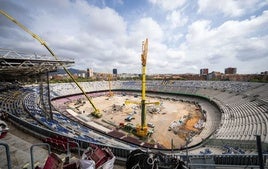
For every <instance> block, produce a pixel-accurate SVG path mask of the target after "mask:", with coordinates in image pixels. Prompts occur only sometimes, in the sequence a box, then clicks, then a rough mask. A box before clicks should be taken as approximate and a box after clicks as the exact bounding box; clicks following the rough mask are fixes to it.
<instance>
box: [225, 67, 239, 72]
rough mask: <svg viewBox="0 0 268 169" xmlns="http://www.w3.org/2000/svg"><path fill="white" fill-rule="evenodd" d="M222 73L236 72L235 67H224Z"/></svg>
mask: <svg viewBox="0 0 268 169" xmlns="http://www.w3.org/2000/svg"><path fill="white" fill-rule="evenodd" d="M224 73H225V74H236V68H234V67H228V68H225V70H224Z"/></svg>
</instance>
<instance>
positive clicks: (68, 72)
mask: <svg viewBox="0 0 268 169" xmlns="http://www.w3.org/2000/svg"><path fill="white" fill-rule="evenodd" d="M0 13H1V14H2V15H4V16H5V17H7V18H8V19H9V20H11V21H12V22H14V23H15V24H16V25H18V26H19V27H20V28H21V29H23V30H24V31H25V32H27V33H28V34H30V35H32V37H33V38H34V39H36V40H38V41H39V42H40V43H41V45H43V46H45V48H46V49H47V50H48V51H49V53H50V54H51V55H52V56H53V57H54V58H55V60H56V61H59V59H58V57H57V56H56V55H55V54H54V52H53V51H52V50H51V49H50V48H49V47H48V46H47V44H46V42H45V41H44V40H43V39H42V38H41V37H39V36H38V35H37V34H35V33H33V32H32V31H30V30H29V29H27V28H26V27H25V26H24V25H23V24H21V23H20V22H18V21H17V20H16V19H15V18H13V17H11V16H10V15H8V14H7V13H6V12H4V11H3V10H0ZM59 63H60V65H61V66H62V67H63V69H64V71H65V72H66V73H67V74H68V75H69V77H70V78H71V79H72V80H73V82H74V83H75V84H76V85H77V87H78V88H79V89H80V90H81V92H82V93H83V94H84V95H85V97H86V98H87V100H88V101H89V102H90V104H91V105H92V107H93V108H94V110H95V112H99V110H98V109H97V108H96V107H95V105H94V104H93V102H92V100H91V99H90V98H89V97H88V95H87V94H86V92H85V91H84V90H83V88H82V87H81V86H80V85H79V84H78V82H77V81H76V80H75V79H74V77H73V75H72V74H71V73H70V71H68V70H67V68H66V67H65V66H64V65H63V64H62V63H61V62H59Z"/></svg>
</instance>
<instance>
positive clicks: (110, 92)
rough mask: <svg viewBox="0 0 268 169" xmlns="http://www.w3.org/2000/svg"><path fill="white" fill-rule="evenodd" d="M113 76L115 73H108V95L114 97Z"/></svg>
mask: <svg viewBox="0 0 268 169" xmlns="http://www.w3.org/2000/svg"><path fill="white" fill-rule="evenodd" d="M112 78H113V75H112V74H109V75H108V81H109V94H108V96H109V97H112V96H113V95H114V93H113V92H112V84H111V80H112Z"/></svg>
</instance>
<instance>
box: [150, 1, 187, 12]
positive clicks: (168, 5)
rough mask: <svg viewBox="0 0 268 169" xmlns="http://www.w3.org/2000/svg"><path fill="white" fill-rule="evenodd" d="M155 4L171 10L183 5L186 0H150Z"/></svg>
mask: <svg viewBox="0 0 268 169" xmlns="http://www.w3.org/2000/svg"><path fill="white" fill-rule="evenodd" d="M149 2H151V3H152V4H154V5H157V6H159V7H161V8H163V9H164V10H167V11H170V10H174V9H177V8H179V7H182V6H183V5H184V4H185V2H186V1H185V0H149Z"/></svg>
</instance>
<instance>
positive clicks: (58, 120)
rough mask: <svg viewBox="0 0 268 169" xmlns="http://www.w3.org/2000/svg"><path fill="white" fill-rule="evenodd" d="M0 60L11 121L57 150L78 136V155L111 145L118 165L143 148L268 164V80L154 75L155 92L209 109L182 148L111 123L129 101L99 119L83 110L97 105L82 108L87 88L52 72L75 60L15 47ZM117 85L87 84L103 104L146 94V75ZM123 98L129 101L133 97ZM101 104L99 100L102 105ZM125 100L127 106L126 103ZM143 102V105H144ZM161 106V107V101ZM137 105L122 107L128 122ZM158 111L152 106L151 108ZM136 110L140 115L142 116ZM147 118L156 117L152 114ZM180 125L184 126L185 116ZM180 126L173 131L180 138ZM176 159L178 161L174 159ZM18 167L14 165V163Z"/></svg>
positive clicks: (198, 160)
mask: <svg viewBox="0 0 268 169" xmlns="http://www.w3.org/2000/svg"><path fill="white" fill-rule="evenodd" d="M22 56H23V57H22ZM0 58H1V65H0V66H1V67H0V69H1V71H0V72H1V97H0V99H1V102H0V104H1V105H0V106H1V107H0V108H1V115H2V116H3V115H4V114H5V115H6V114H7V116H8V118H5V120H7V121H8V122H9V124H10V125H14V126H16V127H19V128H21V129H22V130H23V131H24V132H27V133H30V134H31V135H32V136H34V137H36V138H38V139H40V142H44V143H46V144H48V145H49V146H50V147H51V148H53V149H56V150H57V151H60V152H67V143H68V142H72V143H74V145H76V144H78V147H79V149H80V150H79V151H77V149H78V148H77V147H76V146H74V145H72V146H70V147H69V148H70V149H71V152H72V153H74V154H76V153H78V152H80V151H81V152H82V151H84V150H85V149H87V148H88V147H90V146H98V147H101V148H104V147H105V148H109V149H110V150H111V152H112V153H113V155H114V156H115V158H116V163H117V162H121V164H122V165H123V166H125V165H126V162H127V160H128V157H129V156H131V155H132V154H131V152H135V151H136V149H141V150H143V152H144V153H145V154H146V153H154V154H159V153H161V155H165V156H164V157H165V158H166V161H167V162H168V159H172V158H175V159H178V160H179V161H183V162H185V163H186V164H187V165H188V166H190V167H191V168H198V167H202V168H206V167H207V168H209V167H214V168H221V167H229V168H234V167H236V168H237V167H238V168H239V167H240V168H244V167H252V168H259V167H260V166H262V167H265V166H266V167H267V151H268V136H267V133H268V131H267V121H268V112H267V110H268V102H267V98H268V93H267V88H268V85H267V84H265V83H250V82H230V81H174V82H172V83H163V82H162V81H147V83H146V86H147V95H148V98H150V99H152V100H153V99H155V100H163V99H164V100H169V101H172V102H174V103H176V102H181V103H189V104H192V105H195V106H194V107H195V108H197V109H198V108H199V109H200V110H202V111H201V112H202V114H203V116H202V117H204V116H205V119H204V118H203V121H202V125H201V127H200V130H199V132H198V133H194V132H193V131H192V132H189V134H187V135H186V136H187V137H183V139H184V141H185V142H184V144H182V145H181V146H179V147H178V146H177V147H176V146H170V147H169V146H163V145H160V144H158V141H155V142H152V141H149V142H146V140H144V139H140V138H139V137H135V135H133V134H126V133H125V131H124V130H121V129H120V124H119V123H120V120H119V121H118V122H114V121H115V120H114V121H113V122H111V120H109V119H111V117H110V116H109V114H111V115H112V116H114V118H115V117H116V113H117V112H119V114H120V112H121V108H122V106H123V105H124V102H123V103H122V105H121V106H120V105H119V103H116V104H113V103H111V105H110V109H111V110H110V111H108V109H106V110H105V111H103V110H104V109H101V110H100V112H102V117H101V118H100V119H99V118H97V117H94V116H93V115H92V114H89V113H88V114H86V113H85V112H83V111H88V112H92V110H94V109H93V108H86V107H85V108H84V109H82V104H83V103H85V101H86V99H85V98H83V95H81V94H82V92H81V91H80V89H79V88H78V87H76V86H75V84H74V83H58V84H49V83H48V82H49V80H48V78H47V74H48V72H51V71H54V70H55V68H57V67H59V66H60V65H59V62H61V64H65V65H70V64H72V63H73V62H72V61H57V62H55V61H54V60H53V59H49V58H48V59H44V57H42V59H37V57H36V56H35V57H30V56H29V55H28V56H27V57H25V55H24V54H21V53H18V52H14V51H8V50H2V51H1V57H0ZM33 58H34V59H33ZM42 65H44V66H42ZM47 65H50V66H47ZM20 77H23V78H21V79H23V80H20ZM28 78H35V79H36V81H37V82H38V84H36V83H35V84H34V83H32V84H29V82H28V84H27V80H26V81H25V79H28ZM110 83H111V84H110V85H109V84H108V83H107V82H106V81H96V82H83V83H79V84H80V86H81V87H82V88H83V89H84V90H85V91H86V93H87V95H88V96H89V97H90V98H91V99H92V100H93V101H96V103H97V100H98V98H101V97H104V98H105V100H107V101H112V100H113V97H115V98H116V97H121V98H124V97H126V96H129V97H128V98H130V99H135V98H136V99H139V98H140V96H141V95H140V93H141V86H142V84H141V81H111V82H110ZM110 90H111V91H112V92H113V96H112V97H110V96H109V93H110ZM115 100H118V98H117V99H115ZM122 100H123V101H125V100H126V98H124V99H122ZM51 102H52V104H51ZM134 102H135V101H134ZM55 103H56V104H55ZM102 103H103V102H102ZM75 104H76V106H75ZM98 104H99V103H98ZM98 104H96V105H97V106H98ZM70 105H73V106H70ZM125 106H127V105H126V104H125ZM89 107H90V106H89ZM108 107H109V106H108ZM133 107H135V106H133ZM136 107H139V106H138V105H136ZM154 108H155V109H157V106H155V107H154ZM130 109H131V111H130V113H128V114H126V113H123V112H121V116H123V117H122V118H123V120H126V119H125V118H126V117H128V116H129V115H131V112H133V111H132V108H131V106H130ZM70 110H72V111H70ZM78 110H80V112H79V111H78ZM133 110H134V109H133ZM150 110H151V109H150V108H149V106H148V108H147V112H149V111H150ZM136 111H137V114H135V115H136V117H139V116H140V112H139V111H138V110H136ZM155 112H156V113H154V114H156V116H160V117H159V118H157V120H155V121H154V123H153V124H151V123H150V125H154V126H153V127H154V129H155V131H156V130H157V128H158V125H160V124H162V125H164V124H163V121H164V120H165V119H166V118H167V117H166V116H167V115H169V114H168V112H163V109H160V110H155ZM72 113H76V114H75V115H74V114H72ZM122 114H123V115H122ZM147 114H151V113H147ZM132 115H133V116H134V114H132ZM148 116H149V115H148ZM5 117H6V116H5ZM108 117H109V118H108ZM161 117H165V118H161ZM105 118H106V119H105ZM101 119H102V120H101ZM135 120H137V123H139V122H140V121H139V119H136V118H135V119H133V121H131V122H133V123H134V121H135ZM147 120H150V117H148V118H147ZM121 121H122V120H121ZM173 121H174V120H170V121H169V122H167V125H166V131H167V132H170V131H168V130H169V129H170V127H171V126H173V128H175V127H174V126H175V124H173V125H171V124H172V122H173ZM123 122H127V121H123ZM158 122H159V123H158ZM161 122H162V123H161ZM178 123H181V124H183V122H182V119H180V121H179V122H178ZM197 124H199V125H200V121H199V122H197V121H196V122H195V125H197ZM148 126H149V125H148ZM134 128H135V127H134ZM148 128H151V127H148ZM173 128H172V129H173ZM179 129H180V128H179ZM179 129H178V130H177V131H176V132H171V133H173V135H174V136H176V137H180V130H179ZM184 131H186V130H184ZM174 133H175V134H174ZM153 135H157V133H156V132H155V133H154V134H153ZM151 137H153V136H151ZM148 140H150V139H148ZM174 140H175V138H174ZM4 141H5V138H3V139H1V144H2V145H5V146H9V145H8V143H5V142H4ZM159 142H160V141H159ZM172 142H173V143H172ZM170 145H176V143H175V141H173V140H171V142H170ZM7 150H9V149H7ZM3 151H4V150H1V159H4V157H3V156H4V155H5V153H3ZM7 154H9V155H11V160H10V162H12V152H9V153H7ZM155 156H156V155H155ZM2 157H3V158H2ZM7 159H9V158H7ZM173 160H174V159H173ZM140 161H142V160H140ZM169 162H170V163H171V162H172V160H170V161H169ZM32 163H34V161H32ZM128 164H129V162H128ZM1 165H3V166H1V167H4V168H5V166H8V161H7V163H6V164H5V163H2V162H1ZM10 165H11V166H12V164H10ZM21 165H22V163H21V164H19V166H20V167H21ZM165 165H166V164H165ZM170 165H172V164H170ZM115 168H116V167H115Z"/></svg>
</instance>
